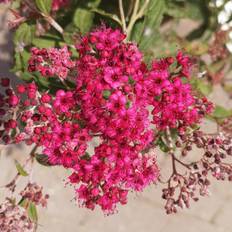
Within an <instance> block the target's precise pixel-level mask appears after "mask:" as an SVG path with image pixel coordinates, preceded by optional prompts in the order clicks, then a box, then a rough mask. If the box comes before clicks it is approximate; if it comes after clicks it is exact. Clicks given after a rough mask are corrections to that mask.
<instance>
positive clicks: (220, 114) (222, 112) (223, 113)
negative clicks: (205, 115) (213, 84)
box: [211, 105, 232, 119]
mask: <svg viewBox="0 0 232 232" xmlns="http://www.w3.org/2000/svg"><path fill="white" fill-rule="evenodd" d="M211 116H212V117H213V118H215V119H223V118H227V117H230V116H232V110H231V109H230V110H227V109H225V108H224V107H222V106H219V105H217V106H216V107H215V109H214V112H213V113H212V114H211Z"/></svg>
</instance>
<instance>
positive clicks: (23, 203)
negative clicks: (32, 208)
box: [18, 197, 29, 208]
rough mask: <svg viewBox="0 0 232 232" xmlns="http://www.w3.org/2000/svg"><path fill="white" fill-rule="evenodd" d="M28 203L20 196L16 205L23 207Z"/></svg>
mask: <svg viewBox="0 0 232 232" xmlns="http://www.w3.org/2000/svg"><path fill="white" fill-rule="evenodd" d="M28 203H29V202H28V200H27V199H25V198H23V197H22V198H21V200H20V201H19V203H18V205H20V206H21V207H23V208H27V206H28Z"/></svg>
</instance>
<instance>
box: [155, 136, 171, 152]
mask: <svg viewBox="0 0 232 232" xmlns="http://www.w3.org/2000/svg"><path fill="white" fill-rule="evenodd" d="M156 145H158V146H159V148H160V150H161V151H163V152H165V153H166V152H168V151H169V150H170V149H169V147H168V146H167V145H166V144H165V142H164V141H163V139H162V137H159V138H158V140H157V141H156Z"/></svg>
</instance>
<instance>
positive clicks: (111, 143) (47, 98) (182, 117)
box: [0, 26, 212, 213]
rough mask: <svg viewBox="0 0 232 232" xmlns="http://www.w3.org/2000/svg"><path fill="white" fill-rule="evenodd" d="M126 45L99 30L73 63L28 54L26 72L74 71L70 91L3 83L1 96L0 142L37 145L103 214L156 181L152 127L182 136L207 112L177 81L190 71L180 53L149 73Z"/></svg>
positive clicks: (57, 54) (48, 54)
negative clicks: (66, 171)
mask: <svg viewBox="0 0 232 232" xmlns="http://www.w3.org/2000/svg"><path fill="white" fill-rule="evenodd" d="M124 39H125V35H124V34H123V33H121V31H120V30H117V29H116V30H113V29H111V28H106V27H105V26H102V27H100V28H99V29H97V30H95V31H93V32H91V33H90V34H89V35H87V36H85V37H83V38H82V40H81V42H80V43H79V44H77V45H76V48H77V51H78V52H79V58H78V59H77V60H75V61H73V60H72V59H71V54H70V52H69V51H68V49H67V47H64V48H62V49H55V48H51V49H42V50H39V49H36V48H34V49H33V50H32V57H31V59H30V61H29V71H31V72H32V71H39V72H40V73H41V75H42V76H45V77H50V76H54V75H56V76H58V77H59V78H62V81H66V79H68V78H69V71H70V70H73V71H74V72H73V73H77V74H76V78H75V81H76V83H75V84H76V87H75V88H74V89H71V90H62V89H60V90H58V91H57V92H56V95H55V96H52V95H51V94H49V93H48V92H45V93H41V92H40V91H38V89H37V86H36V84H35V83H30V84H27V85H19V86H17V93H14V91H13V90H12V89H11V88H8V85H9V83H6V82H7V80H3V81H2V85H3V86H4V87H6V88H7V89H6V95H5V96H1V98H0V103H1V104H0V107H1V108H0V114H1V115H2V116H1V118H2V125H3V127H4V129H3V130H2V131H1V137H2V139H3V140H4V141H5V142H6V143H9V142H21V141H26V143H28V144H32V143H35V144H36V145H38V146H41V147H42V149H43V153H44V154H45V155H47V156H48V158H49V162H50V163H51V164H53V165H62V166H64V167H65V168H69V169H71V170H72V172H73V173H72V175H71V176H70V177H69V181H70V183H71V184H72V185H74V186H75V189H76V196H77V198H78V200H79V202H80V204H81V205H84V206H85V207H87V208H90V209H94V208H95V206H96V205H99V206H100V207H101V208H102V210H103V211H105V212H106V213H112V212H114V211H115V209H116V205H117V204H118V203H121V204H125V203H126V202H127V194H128V192H129V191H130V190H134V191H142V190H143V189H144V188H145V187H146V186H147V185H149V184H150V183H153V182H155V181H157V179H158V177H159V169H158V166H157V164H156V157H155V156H154V154H150V155H148V153H147V152H146V151H147V149H148V148H150V147H154V144H155V140H156V132H155V131H156V130H154V127H156V129H158V130H163V129H166V128H168V127H171V128H177V129H179V130H180V131H183V130H184V129H185V128H186V127H187V126H191V125H192V124H194V123H197V122H198V121H199V120H200V118H202V117H203V116H204V114H205V113H207V112H210V110H211V108H212V107H211V104H210V103H208V101H207V100H206V99H203V100H201V104H199V99H197V98H196V97H195V96H194V95H193V92H192V90H191V87H190V85H189V84H185V83H184V82H183V79H184V78H185V76H189V73H190V68H191V61H190V59H189V58H188V57H187V56H186V55H184V54H182V53H181V52H179V53H178V55H177V58H176V60H177V65H174V63H173V62H174V58H166V59H162V60H159V61H157V60H156V61H154V62H153V64H152V68H150V69H149V68H148V67H147V66H146V64H144V62H143V60H142V58H143V55H142V53H141V51H139V49H138V47H137V46H136V45H135V44H134V43H128V42H124ZM171 70H174V71H175V72H174V74H173V73H172V71H171ZM72 77H73V76H72ZM185 79H186V78H185ZM25 95H26V96H27V98H25ZM7 111H8V115H6V112H7ZM151 111H152V117H150V116H151V113H150V112H151ZM9 114H11V117H10V119H9ZM96 139H97V143H98V144H97V145H96V146H95V148H94V151H92V152H91V151H90V149H91V147H92V146H91V142H92V141H95V140H96Z"/></svg>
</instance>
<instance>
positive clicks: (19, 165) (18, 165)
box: [15, 160, 28, 176]
mask: <svg viewBox="0 0 232 232" xmlns="http://www.w3.org/2000/svg"><path fill="white" fill-rule="evenodd" d="M15 166H16V169H17V171H18V173H19V174H20V175H21V176H28V173H27V172H26V171H25V170H24V168H23V167H22V165H21V164H20V163H19V162H18V161H17V160H15Z"/></svg>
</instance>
